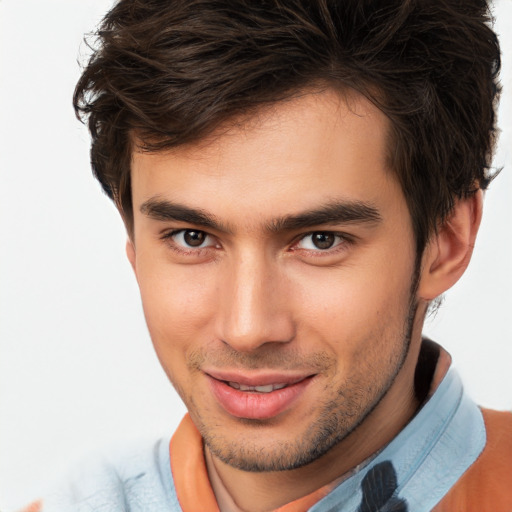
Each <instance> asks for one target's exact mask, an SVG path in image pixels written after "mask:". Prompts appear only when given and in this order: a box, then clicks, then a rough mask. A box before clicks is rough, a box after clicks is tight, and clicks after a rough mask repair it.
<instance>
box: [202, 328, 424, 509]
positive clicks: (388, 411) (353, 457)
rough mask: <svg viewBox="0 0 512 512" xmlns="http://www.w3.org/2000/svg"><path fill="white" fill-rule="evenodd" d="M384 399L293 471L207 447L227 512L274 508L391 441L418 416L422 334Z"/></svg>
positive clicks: (211, 471) (315, 487) (338, 476)
mask: <svg viewBox="0 0 512 512" xmlns="http://www.w3.org/2000/svg"><path fill="white" fill-rule="evenodd" d="M417 337H418V340H417V341H416V342H413V343H411V348H410V350H409V354H408V355H407V357H406V360H405V362H404V365H403V367H402V369H401V370H400V372H399V373H398V375H397V377H396V379H395V381H394V383H393V384H392V386H391V387H390V389H389V390H388V392H387V393H386V395H385V396H384V397H383V398H382V399H381V401H380V402H379V404H378V405H377V406H376V407H375V408H374V409H373V411H372V412H371V413H370V414H369V415H368V416H367V417H366V418H365V419H364V421H363V422H362V423H361V424H360V425H359V426H358V427H357V428H356V429H355V430H354V431H352V432H351V433H350V434H349V435H348V436H347V437H346V438H345V439H343V440H342V441H341V442H340V443H338V444H337V445H336V446H335V447H334V448H332V449H331V450H330V451H329V452H328V453H327V454H325V455H323V456H322V457H320V458H319V459H317V460H315V461H314V462H312V463H311V464H308V465H307V466H304V467H301V468H298V469H294V470H291V471H279V472H261V473H257V472H247V471H242V470H240V469H237V468H234V467H231V466H229V465H228V464H226V463H224V462H222V461H221V460H219V459H218V458H216V457H215V456H214V455H213V454H211V453H210V452H209V451H208V448H206V449H205V450H206V464H207V468H208V473H209V476H210V481H211V483H212V488H213V491H214V493H215V495H216V497H217V500H218V502H219V504H220V508H221V510H222V512H224V511H228V512H239V511H243V512H265V511H269V510H275V509H276V508H279V507H281V506H283V505H284V504H286V503H290V502H292V501H294V500H297V499H299V498H301V497H303V496H307V495H308V494H311V493H312V492H314V491H316V490H318V489H320V488H322V487H324V486H326V485H328V484H330V483H331V482H333V481H335V480H337V479H341V478H342V477H343V476H344V475H346V474H347V473H348V472H350V471H351V470H352V469H353V468H355V467H356V466H357V465H359V464H361V463H362V462H363V461H365V460H366V459H367V458H369V457H370V456H371V455H373V454H374V453H375V452H377V451H378V450H380V449H381V448H383V447H384V446H385V445H386V444H388V443H389V442H390V441H391V440H392V439H393V438H394V437H395V436H396V435H397V434H398V433H399V432H400V431H401V430H402V429H403V428H404V426H405V425H406V424H407V423H408V422H409V420H410V419H411V418H412V417H413V416H414V414H415V413H416V411H417V409H418V407H419V401H418V398H417V396H416V393H415V387H414V376H415V369H416V363H417V361H418V355H419V350H420V345H421V341H420V335H419V334H418V336H417Z"/></svg>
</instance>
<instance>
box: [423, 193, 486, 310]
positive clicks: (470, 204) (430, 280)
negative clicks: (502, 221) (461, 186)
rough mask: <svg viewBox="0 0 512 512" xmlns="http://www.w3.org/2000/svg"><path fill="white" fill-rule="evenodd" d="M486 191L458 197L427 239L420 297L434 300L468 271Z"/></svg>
mask: <svg viewBox="0 0 512 512" xmlns="http://www.w3.org/2000/svg"><path fill="white" fill-rule="evenodd" d="M482 205H483V192H482V191H481V190H478V192H476V193H474V194H472V195H471V196H470V197H467V198H463V199H458V200H457V201H456V203H455V206H454V207H453V210H452V212H451V213H450V215H449V217H448V218H447V219H446V220H445V222H444V223H443V225H442V226H440V227H439V228H438V231H437V233H434V234H433V235H432V238H431V239H430V240H429V242H428V243H427V246H426V248H425V251H424V253H423V257H422V266H421V268H422V272H421V278H420V282H419V285H418V298H420V299H423V300H425V301H431V300H433V299H435V298H436V297H438V296H439V295H441V294H442V293H444V292H445V291H446V290H448V289H449V288H451V287H452V286H453V285H454V284H455V283H456V282H457V281H458V280H459V279H460V277H461V276H462V274H463V273H464V272H465V270H466V268H467V266H468V264H469V261H470V259H471V255H472V253H473V247H474V245H475V240H476V235H477V232H478V228H479V226H480V220H481V219H482Z"/></svg>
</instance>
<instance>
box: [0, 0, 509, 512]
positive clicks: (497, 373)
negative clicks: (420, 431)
mask: <svg viewBox="0 0 512 512" xmlns="http://www.w3.org/2000/svg"><path fill="white" fill-rule="evenodd" d="M111 4H112V2H111V0H44V1H42V0H0V59H1V60H0V109H1V110H0V351H1V352H0V509H1V510H7V509H9V508H13V507H17V506H20V505H21V504H23V503H25V502H27V501H28V500H30V499H31V498H33V497H35V496H37V495H38V494H39V493H40V492H42V490H43V488H44V486H45V484H46V482H47V481H48V480H51V479H52V478H53V477H54V475H55V474H57V473H58V472H59V471H62V470H63V468H64V467H65V466H66V465H67V464H69V463H70V462H71V461H73V460H76V459H77V458H79V457H80V456H81V455H82V454H84V453H89V452H91V451H93V450H94V451H97V450H100V449H101V447H103V446H107V445H110V444H112V443H117V442H118V441H122V440H124V439H133V438H140V437H148V436H156V435H170V434H171V433H172V431H173V430H174V429H175V427H176V426H177V424H178V422H179V420H180V419H181V417H182V415H183V414H184V407H183V405H182V404H181V402H180V400H179V399H178V398H177V396H176V394H175V393H174V391H173V390H172V388H171V386H170V384H169V383H168V382H167V380H166V378H165V376H164V374H163V371H162V370H161V369H160V367H159V365H158V362H157V360H156V356H154V354H153V350H152V347H151V343H150V340H149V336H148V334H147V331H146V327H145V324H144V319H143V315H142V308H141V306H140V301H139V297H138V291H137V288H136V283H135V279H134V278H133V276H132V273H131V269H130V267H129V265H128V262H127V261H126V258H125V255H124V243H125V232H124V229H123V225H122V223H121V221H120V218H119V216H118V214H117V212H116V211H115V209H114V207H113V206H112V204H111V203H110V202H109V201H108V200H107V199H106V197H104V196H103V195H102V193H101V192H100V187H99V185H98V184H97V183H96V182H95V180H94V179H93V178H92V176H91V172H90V168H89V155H88V150H89V139H88V134H87V132H86V130H85V128H84V127H83V126H82V125H81V124H79V123H78V122H77V121H76V120H75V118H74V114H73V111H72V107H71V95H72V91H73V88H74V84H75V83H76V80H77V79H78V76H79V72H80V69H79V66H78V64H77V59H78V58H80V55H83V54H85V53H86V48H85V47H84V45H83V44H82V37H83V34H84V33H86V32H88V31H91V30H92V29H93V28H94V27H95V25H96V24H97V22H98V21H99V19H100V18H101V16H102V14H103V13H105V12H106V10H107V9H108V8H109V7H110V6H111ZM494 12H495V15H496V18H497V22H496V29H497V31H498V32H499V33H500V34H501V40H502V46H503V72H502V83H503V86H504V89H505V92H504V94H503V97H502V103H501V107H500V112H499V124H500V127H501V130H502V134H501V138H500V145H499V150H498V153H497V156H496V159H495V165H496V166H497V167H501V166H505V169H504V171H503V172H502V174H501V175H500V176H499V177H498V178H497V179H496V181H495V182H494V183H493V184H492V186H491V189H490V190H489V192H488V193H487V196H486V202H485V213H484V221H483V225H482V228H481V232H480V235H479V238H478V241H477V248H476V250H475V253H474V258H473V261H472V263H471V267H470V269H469V270H468V272H467V274H466V275H465V276H464V277H463V279H462V280H461V282H460V283H458V284H457V286H456V287H455V288H454V289H453V290H452V291H450V292H449V293H448V294H447V296H446V300H445V303H444V306H443V307H442V309H441V311H440V312H439V313H438V315H437V317H436V318H434V319H433V320H431V321H429V322H428V324H427V326H426V328H425V332H426V333H427V334H428V335H430V336H431V337H433V338H434V339H436V340H437V341H439V342H440V343H441V344H443V345H444V346H445V347H446V348H447V349H448V350H449V351H450V352H451V353H452V355H453V358H454V361H455V364H456V366H457V367H458V369H459V371H460V373H461V374H462V376H463V380H464V381H465V383H466V387H467V389H468V390H469V391H470V393H471V394H472V396H473V397H474V398H475V399H476V400H477V401H478V402H479V403H481V404H483V405H486V406H490V407H494V408H501V409H505V408H508V409H510V408H512V371H511V365H512V323H511V321H510V317H511V316H512V298H511V293H510V291H511V289H512V169H510V167H512V149H511V146H512V1H511V0H497V2H496V4H495V11H494Z"/></svg>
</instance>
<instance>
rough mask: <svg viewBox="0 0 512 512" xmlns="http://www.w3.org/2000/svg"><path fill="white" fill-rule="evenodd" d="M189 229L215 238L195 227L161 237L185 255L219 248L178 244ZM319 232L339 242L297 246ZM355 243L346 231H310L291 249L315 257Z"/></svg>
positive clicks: (335, 251) (294, 242)
mask: <svg viewBox="0 0 512 512" xmlns="http://www.w3.org/2000/svg"><path fill="white" fill-rule="evenodd" d="M187 231H195V232H197V233H203V234H204V235H205V236H206V237H210V238H215V237H214V236H213V235H210V234H209V233H207V232H206V231H202V230H199V229H198V230H195V229H175V230H172V231H169V232H166V233H164V234H163V235H162V236H161V239H162V240H164V241H166V242H168V245H169V246H170V248H171V249H172V250H173V251H175V252H177V253H178V254H182V255H185V256H188V255H191V256H201V255H202V254H203V252H204V251H206V250H208V249H211V248H214V249H218V248H220V244H215V245H207V246H205V247H190V248H186V247H185V246H183V245H181V244H178V243H177V242H176V241H175V240H174V237H176V236H177V235H179V234H180V233H186V232H187ZM317 234H325V235H332V236H334V237H336V238H338V243H337V244H336V245H334V246H333V247H329V248H327V249H325V250H322V249H317V250H314V249H304V248H300V247H296V246H297V245H298V244H299V243H300V242H301V241H303V240H305V239H306V238H307V237H311V236H313V235H317ZM353 243H354V239H353V237H351V236H348V235H347V234H346V233H339V232H336V231H311V232H309V233H303V234H301V235H299V236H298V237H296V238H295V239H294V241H293V242H292V246H291V250H292V251H306V252H307V253H308V254H309V255H312V256H313V257H324V256H330V255H333V254H336V253H338V252H342V251H344V250H346V249H347V246H349V245H352V244H353Z"/></svg>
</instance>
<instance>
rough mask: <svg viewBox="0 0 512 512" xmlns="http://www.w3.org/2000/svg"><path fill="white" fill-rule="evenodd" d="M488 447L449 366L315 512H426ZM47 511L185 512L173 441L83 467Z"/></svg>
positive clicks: (480, 421)
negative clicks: (401, 424)
mask: <svg viewBox="0 0 512 512" xmlns="http://www.w3.org/2000/svg"><path fill="white" fill-rule="evenodd" d="M485 442H486V434H485V426H484V421H483V417H482V413H481V411H480V409H479V408H478V407H477V406H476V404H475V403H474V402H473V401H472V400H470V398H469V397H468V396H467V395H466V394H465V393H464V390H463V387H462V383H461V381H460V378H459V376H458V375H457V373H456V372H455V371H454V370H453V369H450V370H449V371H448V373H447V374H446V376H445V377H444V379H443V380H442V382H441V383H440V385H439V387H438V388H437V390H436V391H435V393H434V394H433V395H432V397H431V398H430V399H429V400H428V401H427V402H426V403H425V404H424V405H423V407H422V408H421V409H420V410H419V411H418V413H417V414H416V416H414V418H412V420H411V421H410V422H409V423H408V424H407V426H406V427H405V428H404V429H403V430H402V431H401V432H400V434H398V436H397V437H395V438H394V439H393V441H391V442H390V443H389V444H388V445H387V446H385V447H384V448H383V449H382V450H380V451H379V452H378V453H377V454H375V455H374V456H373V457H371V458H370V459H369V460H367V461H365V462H364V463H363V464H360V465H359V466H358V467H357V468H356V469H355V471H353V472H351V473H350V475H349V476H348V477H347V478H346V479H345V480H344V481H343V482H342V483H340V484H339V485H338V486H337V487H336V488H335V489H334V490H333V491H332V492H331V493H330V494H328V495H327V496H326V497H325V498H323V499H322V500H321V501H319V502H318V503H317V504H316V505H314V506H313V507H312V508H310V512H340V511H342V512H375V511H377V510H378V511H380V512H386V511H390V510H393V511H397V512H398V511H400V512H406V511H407V512H428V511H430V510H431V509H432V508H433V507H434V506H435V505H436V504H437V503H438V502H439V501H440V500H441V498H442V497H443V496H444V495H445V494H446V493H447V492H448V491H449V490H450V488H451V487H452V486H453V485H454V484H455V483H456V482H457V480H458V479H459V478H460V477H461V476H462V474H463V473H464V472H465V471H466V470H467V469H468V467H469V466H471V464H472V463H473V462H474V461H475V460H476V458H477V457H478V455H479V454H480V453H481V452H482V450H483V448H484V446H485ZM43 510H44V512H68V511H69V512H86V511H87V512H93V511H94V512H118V511H119V512H121V511H123V512H128V511H129V512H142V511H145V512H160V511H161V512H164V511H165V512H181V511H182V509H181V507H180V505H179V502H178V498H177V495H176V490H175V487H174V483H173V478H172V474H171V465H170V460H169V439H165V440H160V441H158V442H156V443H154V444H152V445H151V446H146V447H140V448H138V449H136V450H133V451H130V452H129V454H127V453H126V452H125V453H123V455H122V456H120V457H118V458H115V460H111V461H106V462H105V461H103V463H101V464H99V465H97V466H96V467H94V468H82V469H81V470H80V472H79V473H77V474H76V475H75V476H74V477H72V480H71V483H69V484H68V485H67V486H66V487H65V490H64V491H63V492H59V493H56V494H53V495H52V496H50V497H48V498H47V499H46V500H45V501H44V509H43ZM194 512H196V511H194ZM197 512H201V511H197Z"/></svg>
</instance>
